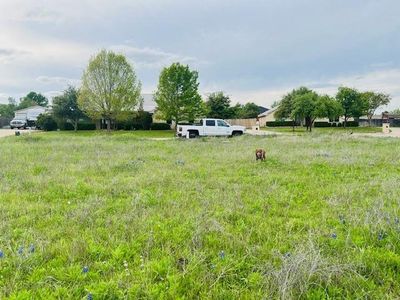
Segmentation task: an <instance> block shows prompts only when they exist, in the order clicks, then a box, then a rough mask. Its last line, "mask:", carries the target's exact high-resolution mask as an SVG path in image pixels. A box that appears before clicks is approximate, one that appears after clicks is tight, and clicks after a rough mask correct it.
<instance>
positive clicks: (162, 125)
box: [150, 123, 171, 130]
mask: <svg viewBox="0 0 400 300" xmlns="http://www.w3.org/2000/svg"><path fill="white" fill-rule="evenodd" d="M150 129H151V130H171V125H169V124H167V123H152V124H151V126H150Z"/></svg>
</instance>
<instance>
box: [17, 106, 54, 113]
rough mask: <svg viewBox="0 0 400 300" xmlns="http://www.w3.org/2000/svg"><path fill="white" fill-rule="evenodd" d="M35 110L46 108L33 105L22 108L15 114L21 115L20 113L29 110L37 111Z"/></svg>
mask: <svg viewBox="0 0 400 300" xmlns="http://www.w3.org/2000/svg"><path fill="white" fill-rule="evenodd" d="M37 108H43V109H46V107H43V106H40V105H34V106H30V107H27V108H24V109H19V110H16V111H15V112H16V113H21V112H26V111H29V110H31V109H37Z"/></svg>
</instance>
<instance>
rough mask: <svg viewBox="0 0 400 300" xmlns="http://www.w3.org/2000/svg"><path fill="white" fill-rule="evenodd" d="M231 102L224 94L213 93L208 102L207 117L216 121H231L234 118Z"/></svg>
mask: <svg viewBox="0 0 400 300" xmlns="http://www.w3.org/2000/svg"><path fill="white" fill-rule="evenodd" d="M230 105H231V100H230V99H229V96H228V95H224V93H223V92H216V93H212V94H210V95H209V96H208V100H207V102H206V107H207V117H209V118H216V119H229V118H231V117H232V110H231V107H230Z"/></svg>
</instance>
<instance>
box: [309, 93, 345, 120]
mask: <svg viewBox="0 0 400 300" xmlns="http://www.w3.org/2000/svg"><path fill="white" fill-rule="evenodd" d="M315 115H316V116H317V118H328V119H329V120H336V119H338V118H339V117H340V116H341V115H343V108H342V106H341V105H340V103H339V102H337V101H336V99H335V98H332V97H329V96H328V95H323V96H319V98H318V102H317V106H316V112H315Z"/></svg>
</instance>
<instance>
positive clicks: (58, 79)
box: [36, 76, 81, 86]
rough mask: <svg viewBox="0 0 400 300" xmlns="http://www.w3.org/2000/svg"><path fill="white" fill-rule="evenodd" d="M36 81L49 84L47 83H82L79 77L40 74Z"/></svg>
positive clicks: (74, 84)
mask: <svg viewBox="0 0 400 300" xmlns="http://www.w3.org/2000/svg"><path fill="white" fill-rule="evenodd" d="M36 81H38V82H40V83H43V84H47V85H52V84H57V85H64V86H66V85H73V86H76V85H80V82H81V81H80V80H79V79H74V78H66V77H57V76H53V77H52V76H39V77H37V78H36Z"/></svg>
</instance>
